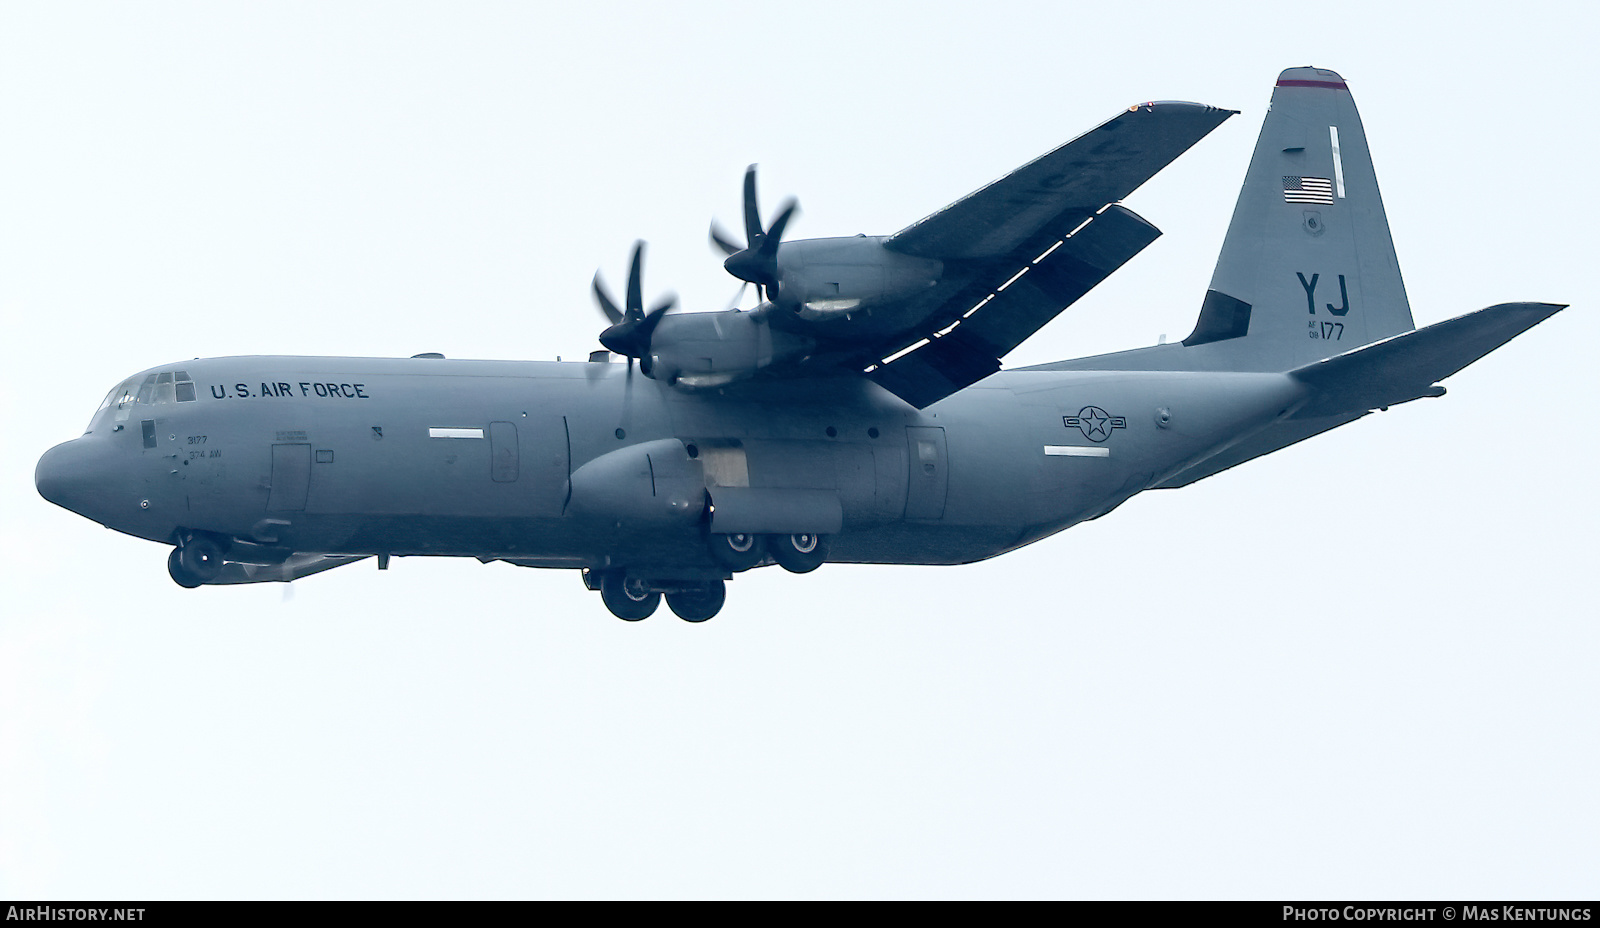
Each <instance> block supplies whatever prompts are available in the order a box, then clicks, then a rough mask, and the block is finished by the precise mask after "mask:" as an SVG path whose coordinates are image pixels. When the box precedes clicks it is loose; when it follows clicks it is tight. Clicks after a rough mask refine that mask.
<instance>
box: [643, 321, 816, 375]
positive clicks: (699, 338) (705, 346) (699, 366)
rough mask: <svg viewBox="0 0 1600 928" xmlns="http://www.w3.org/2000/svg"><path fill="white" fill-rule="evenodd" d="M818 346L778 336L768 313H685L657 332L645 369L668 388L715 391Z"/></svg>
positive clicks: (791, 337)
mask: <svg viewBox="0 0 1600 928" xmlns="http://www.w3.org/2000/svg"><path fill="white" fill-rule="evenodd" d="M812 346H813V342H812V340H811V339H809V338H804V337H801V336H796V335H791V334H789V333H787V332H775V331H773V330H772V327H771V326H770V325H768V324H767V316H766V311H764V310H740V309H730V310H726V311H724V312H719V313H680V314H677V315H670V316H667V317H665V318H663V319H662V320H661V323H660V325H658V326H657V327H656V330H655V334H654V335H653V337H652V338H651V340H650V358H649V361H648V363H647V364H645V365H644V370H645V373H646V374H647V375H649V376H650V377H653V378H655V379H656V380H660V381H663V382H665V383H670V384H677V385H681V386H686V387H715V386H721V385H723V384H727V383H732V382H734V381H736V380H744V379H747V378H749V377H753V376H754V375H755V373H756V372H757V371H759V370H761V369H762V368H764V367H766V366H767V365H769V364H771V363H773V362H774V361H781V360H785V359H787V358H792V357H798V356H800V355H802V354H805V353H806V352H808V351H810V350H811V348H812Z"/></svg>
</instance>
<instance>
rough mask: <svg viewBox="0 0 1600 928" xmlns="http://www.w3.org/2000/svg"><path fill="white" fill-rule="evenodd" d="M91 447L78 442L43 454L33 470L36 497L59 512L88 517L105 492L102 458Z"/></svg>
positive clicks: (83, 441) (83, 440)
mask: <svg viewBox="0 0 1600 928" xmlns="http://www.w3.org/2000/svg"><path fill="white" fill-rule="evenodd" d="M90 444H91V443H90V442H88V441H87V440H85V439H82V438H79V439H74V440H73V441H69V442H63V443H61V444H59V445H56V446H55V447H54V448H51V449H50V450H49V451H46V452H45V453H44V454H43V455H42V456H41V457H40V458H39V464H38V466H36V467H35V468H34V470H33V485H34V486H35V487H36V488H37V489H38V490H39V495H40V496H42V497H44V498H45V499H47V500H49V501H50V502H52V503H55V504H56V505H57V506H60V507H62V508H63V509H70V510H72V511H73V512H76V513H78V514H79V515H86V516H87V515H90V511H91V510H93V509H97V508H99V507H97V506H95V500H96V499H97V497H99V496H100V495H102V494H103V493H104V492H105V490H106V483H107V480H106V478H107V477H108V476H109V475H108V474H106V473H105V469H104V467H103V466H102V463H103V462H102V460H101V458H102V456H101V455H99V454H96V453H94V451H95V449H93V448H91V447H89V445H90Z"/></svg>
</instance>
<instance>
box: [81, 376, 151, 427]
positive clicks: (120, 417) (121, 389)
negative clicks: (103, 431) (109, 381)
mask: <svg viewBox="0 0 1600 928" xmlns="http://www.w3.org/2000/svg"><path fill="white" fill-rule="evenodd" d="M137 389H138V384H137V383H136V382H135V381H132V380H130V381H128V382H127V383H121V384H118V385H116V386H115V387H112V388H111V392H110V393H107V394H106V398H105V399H103V400H101V401H100V408H99V409H96V410H95V411H94V416H92V417H91V418H90V419H89V427H88V428H86V429H84V434H88V433H89V432H92V431H94V427H95V426H96V425H97V424H98V423H99V422H100V421H101V420H102V419H104V418H105V416H106V410H108V409H110V408H111V407H113V406H115V407H116V408H117V417H116V420H115V421H117V422H126V421H127V419H128V412H129V407H131V406H132V405H133V398H134V395H135V392H136V390H137Z"/></svg>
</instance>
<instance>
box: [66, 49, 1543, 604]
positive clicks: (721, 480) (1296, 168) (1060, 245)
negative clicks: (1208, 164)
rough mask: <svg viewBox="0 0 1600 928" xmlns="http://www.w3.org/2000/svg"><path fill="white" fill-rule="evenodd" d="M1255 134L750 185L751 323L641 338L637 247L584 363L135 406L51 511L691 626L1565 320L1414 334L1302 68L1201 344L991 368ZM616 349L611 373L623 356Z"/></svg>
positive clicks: (148, 386) (112, 407)
mask: <svg viewBox="0 0 1600 928" xmlns="http://www.w3.org/2000/svg"><path fill="white" fill-rule="evenodd" d="M1232 115H1234V113H1233V111H1230V110H1224V109H1218V108H1215V107H1210V106H1204V105H1200V104H1195V103H1178V102H1166V101H1162V102H1151V103H1141V104H1138V105H1135V106H1130V107H1128V109H1127V110H1126V111H1123V112H1120V113H1118V114H1117V115H1116V116H1115V117H1113V118H1112V119H1110V120H1108V121H1107V122H1105V123H1103V124H1101V125H1100V126H1098V127H1096V128H1094V129H1092V130H1090V131H1089V132H1087V133H1085V134H1084V135H1082V136H1080V137H1078V138H1077V139H1074V140H1073V141H1071V142H1068V143H1067V144H1065V145H1063V146H1061V147H1060V148H1058V149H1056V150H1054V151H1052V152H1050V153H1048V154H1046V155H1044V156H1043V157H1041V158H1039V159H1038V160H1036V161H1033V162H1031V163H1029V164H1026V165H1024V166H1022V167H1020V168H1018V169H1017V170H1015V171H1013V172H1011V173H1010V174H1008V175H1006V176H1005V177H1003V178H1001V179H1000V180H997V181H995V182H994V183H991V184H989V185H988V186H986V187H983V188H982V189H980V190H978V191H976V192H974V193H972V194H969V195H968V196H966V197H964V198H962V199H960V200H957V201H956V202H955V203H953V204H951V205H950V206H947V207H945V208H944V209H941V210H939V211H938V212H935V213H933V214H932V215H929V216H927V217H925V218H923V219H920V220H918V221H917V222H914V223H912V224H911V225H909V226H907V227H905V228H904V229H901V230H900V231H899V232H896V233H894V234H893V235H887V236H855V237H850V238H821V239H809V240H797V241H784V240H783V233H784V229H785V227H786V226H787V225H788V223H789V220H790V218H791V217H792V216H793V215H794V210H795V205H794V203H793V202H792V201H791V202H789V203H788V204H786V205H785V206H783V207H782V208H781V209H780V211H779V212H778V214H777V216H776V217H775V218H774V219H773V220H772V222H771V223H770V224H769V225H765V226H764V225H763V222H762V215H761V211H760V209H759V207H758V204H757V199H756V177H755V172H754V168H752V169H751V170H750V172H748V173H747V174H746V176H745V187H744V233H745V238H744V241H743V242H742V243H741V242H738V241H735V240H734V239H733V238H732V237H731V236H730V235H729V234H728V233H726V232H723V231H721V230H720V229H718V228H717V227H716V226H713V227H712V233H711V235H712V241H713V243H714V244H715V245H716V246H717V247H718V248H720V249H721V250H722V251H723V252H724V253H726V255H727V259H726V264H725V266H726V268H727V270H728V271H729V272H730V273H732V274H733V275H734V276H735V277H738V278H740V279H742V280H744V281H747V282H749V283H753V284H755V285H757V287H758V288H759V294H760V297H761V300H760V304H759V305H758V306H756V307H755V308H754V309H729V310H725V311H722V312H701V313H688V312H685V313H674V312H671V311H670V310H671V308H672V306H671V301H670V300H669V301H663V302H660V303H657V304H655V305H654V306H652V307H651V308H649V309H648V310H647V309H646V308H645V305H644V300H643V285H642V280H641V270H642V266H641V265H642V249H641V248H640V247H636V248H635V250H634V253H633V260H632V265H631V269H630V271H629V273H628V277H627V283H626V290H625V295H624V297H623V300H622V302H621V304H620V305H619V304H618V303H617V301H616V300H615V299H614V298H613V297H612V296H611V295H610V293H609V292H608V291H607V290H606V288H605V286H604V284H603V283H602V281H601V280H600V278H599V276H598V275H596V279H595V287H594V290H595V295H596V297H597V299H598V301H599V303H600V307H601V310H602V311H603V312H604V314H605V315H606V317H607V320H608V322H609V323H610V326H609V327H608V328H606V329H605V331H604V332H602V333H601V335H600V341H601V344H603V345H604V346H605V347H606V349H607V350H605V351H597V352H595V353H594V354H593V355H591V356H590V358H589V360H588V361H587V362H568V363H559V362H555V363H547V362H535V361H456V360H446V359H444V358H443V357H441V356H439V355H419V356H416V357H414V358H406V359H387V358H311V357H235V358H213V359H207V360H195V361H188V362H183V363H174V364H166V365H162V366H161V367H159V368H156V369H154V370H150V371H146V372H143V373H139V374H135V375H133V376H132V377H130V378H129V379H128V380H127V381H125V382H124V383H122V384H121V385H119V386H118V387H116V389H114V390H112V391H111V393H110V394H109V395H107V397H106V399H105V402H104V403H102V404H101V406H100V409H99V411H97V412H96V413H95V414H94V418H93V420H92V421H91V422H90V423H89V428H88V431H87V432H85V433H84V435H83V436H82V437H80V438H77V439H75V440H73V441H69V442H66V443H65V444H61V445H58V446H56V447H54V448H52V449H50V450H49V451H47V452H46V453H45V454H44V456H43V457H42V458H40V460H39V465H38V469H37V472H36V475H35V481H36V483H37V486H38V489H39V492H40V493H41V494H42V495H43V496H44V497H45V498H46V499H48V500H50V501H52V502H54V503H57V504H59V505H61V506H64V507H66V508H68V509H71V510H73V511H74V512H77V513H80V514H82V515H84V516H87V517H88V518H91V519H93V520H95V521H96V522H100V523H102V524H104V525H106V526H107V527H109V528H113V529H116V530H118V531H121V532H125V533H127V534H130V535H136V536H138V537H141V538H147V539H150V540H152V541H158V542H161V543H163V544H167V545H172V546H173V550H172V552H171V555H170V556H169V557H168V560H167V566H168V570H169V572H170V573H171V575H172V579H173V580H175V581H177V583H178V584H179V585H180V586H184V587H197V586H200V585H203V584H232V583H259V582H264V581H291V580H295V579H297V578H300V577H304V576H307V575H310V574H314V573H317V572H320V571H324V570H328V569H330V568H333V567H338V566H341V565H344V564H348V563H351V562H353V561H356V560H360V559H362V558H366V557H376V558H377V561H378V567H379V568H380V569H384V568H387V567H388V563H389V559H390V558H391V557H393V556H395V555H406V556H412V555H445V556H458V557H459V556H466V557H476V558H478V559H479V560H481V561H484V562H489V561H496V560H500V561H507V562H509V563H512V564H518V565H522V566H527V567H553V568H569V569H575V570H580V571H581V572H582V575H583V578H584V583H585V584H586V585H587V586H588V587H589V588H590V589H593V590H598V591H599V592H600V595H601V598H602V599H603V600H604V602H605V604H606V606H607V607H608V608H609V609H610V610H611V612H613V613H614V614H616V615H617V616H619V617H621V618H623V619H629V620H637V619H643V618H645V617H647V616H649V615H650V614H651V613H653V612H654V611H655V610H656V607H657V606H658V604H659V603H660V600H661V597H662V596H663V595H664V596H665V597H666V599H667V603H668V605H669V606H670V607H671V609H672V611H673V612H675V613H677V614H678V615H679V616H681V617H682V618H684V619H687V620H689V621H691V622H698V621H703V620H705V619H709V618H711V617H712V616H713V615H715V614H716V613H717V611H718V610H719V609H721V607H722V605H723V600H724V597H725V581H727V580H728V579H731V578H732V576H733V575H734V574H736V573H738V572H740V571H744V570H748V569H751V568H755V567H761V566H765V565H769V564H776V565H778V566H780V567H783V568H785V569H787V570H790V571H794V572H797V573H804V572H806V571H810V570H813V569H815V568H816V567H818V566H819V565H821V564H823V563H824V562H827V561H834V562H849V563H874V564H959V563H964V562H970V561H976V560H981V559H984V558H989V557H993V556H995V555H998V554H1003V553H1005V552H1007V551H1010V550H1012V549H1013V548H1018V547H1021V546H1022V545H1026V544H1029V543H1031V542H1034V541H1038V540H1039V539H1041V538H1044V537H1046V536H1048V535H1052V534H1054V533H1056V532H1059V531H1061V530H1062V529H1065V528H1069V527H1071V526H1073V525H1076V524H1077V523H1079V522H1083V521H1086V520H1089V519H1096V518H1099V517H1100V516H1103V515H1105V514H1106V513H1108V512H1110V511H1111V510H1113V509H1115V508H1116V507H1117V506H1118V505H1120V504H1121V503H1122V502H1123V501H1124V500H1127V499H1128V498H1129V497H1131V496H1133V495H1134V494H1136V493H1138V492H1140V491H1142V490H1147V489H1152V488H1171V487H1182V486H1186V485H1188V484H1191V483H1193V482H1195V481H1196V480H1201V479H1203V478H1205V477H1208V476H1210V475H1212V474H1215V473H1217V472H1219V471H1222V470H1225V469H1227V468H1230V467H1233V466H1235V465H1237V464H1240V463H1242V462H1245V461H1248V460H1250V459H1252V458H1255V457H1259V456H1261V455H1263V454H1267V453H1269V452H1272V451H1276V450H1278V449H1280V448H1283V447H1286V446H1288V445H1291V444H1293V443H1295V442H1298V441H1301V440H1303V439H1306V438H1309V437H1311V436H1313V435H1316V434H1318V433H1320V432H1325V431H1327V430H1329V429H1332V428H1335V427H1337V426H1340V425H1344V424H1346V423H1349V422H1353V421H1355V420H1356V419H1359V418H1361V417H1362V416H1365V415H1367V414H1368V413H1369V412H1371V411H1373V410H1375V409H1383V408H1387V407H1389V406H1392V405H1395V404H1397V403H1404V402H1407V401H1409V400H1414V399H1418V398H1421V397H1435V396H1441V395H1443V393H1444V388H1443V387H1441V386H1438V381H1439V380H1441V379H1443V378H1445V377H1448V376H1449V375H1451V374H1453V373H1455V372H1456V371H1458V370H1460V369H1462V368H1463V367H1465V366H1466V365H1468V364H1471V363H1472V362H1473V361H1476V360H1477V359H1478V358H1480V357H1482V356H1483V355H1485V354H1487V353H1488V352H1490V351H1492V350H1494V349H1495V348H1497V347H1499V346H1500V345H1502V344H1504V343H1505V342H1507V341H1508V340H1510V339H1511V338H1513V337H1515V336H1516V335H1518V334H1520V333H1521V332H1523V331H1524V330H1526V329H1528V328H1529V327H1531V326H1533V325H1534V324H1536V323H1538V322H1540V321H1542V320H1544V319H1545V318H1547V317H1549V316H1550V315H1552V314H1553V313H1555V312H1557V311H1558V310H1560V309H1562V308H1563V307H1562V306H1559V305H1553V304H1544V303H1509V304H1502V305H1499V306H1491V307H1489V308H1488V309H1483V310H1479V311H1478V312H1474V313H1470V314H1468V315H1465V316H1461V317H1458V318H1455V319H1451V320H1449V321H1447V322H1441V323H1439V324H1437V325H1432V326H1428V327H1427V328H1424V329H1415V327H1414V326H1413V324H1412V319H1411V308H1410V305H1409V304H1408V302H1407V300H1406V292H1405V287H1404V285H1403V284H1402V282H1401V278H1400V268H1399V265H1398V263H1397V262H1396V259H1395V253H1394V245H1393V242H1392V241H1391V240H1390V236H1389V227H1388V221H1387V219H1386V218H1385V217H1384V211H1383V203H1382V201H1381V199H1380V198H1379V195H1378V184H1377V180H1376V177H1375V175H1374V174H1373V168H1372V162H1371V159H1370V158H1369V156H1368V153H1367V141H1366V137H1365V135H1364V133H1363V131H1362V128H1361V121H1360V118H1359V117H1358V116H1357V114H1356V108H1355V104H1354V103H1353V102H1352V101H1351V96H1350V92H1349V89H1348V88H1347V87H1346V85H1345V83H1344V80H1343V79H1342V78H1340V76H1339V75H1338V74H1335V73H1334V72H1332V71H1325V70H1318V69H1314V68H1292V69H1290V70H1287V71H1284V72H1283V73H1282V75H1280V76H1279V78H1278V81H1277V85H1276V88H1275V89H1274V90H1273V94H1272V105H1271V108H1270V110H1269V112H1268V115H1267V117H1266V121H1265V124H1264V125H1263V126H1262V129H1261V136H1260V139H1259V141H1258V142H1257V144H1256V149H1255V154H1254V156H1253V157H1252V159H1251V161H1250V167H1249V171H1248V173H1247V174H1246V175H1245V180H1244V186H1243V188H1242V190H1241V191H1240V194H1239V200H1238V205H1237V206H1236V207H1235V209H1234V214H1233V221H1232V225H1231V226H1230V227H1229V228H1228V233H1227V238H1226V240H1225V242H1224V244H1223V248H1222V254H1221V255H1220V256H1219V258H1218V259H1217V266H1216V271H1215V273H1214V274H1213V276H1212V279H1211V286H1210V289H1209V290H1207V292H1206V293H1205V295H1204V298H1203V300H1202V301H1201V304H1200V315H1199V320H1198V322H1197V323H1196V324H1195V327H1194V331H1193V332H1192V333H1190V334H1189V336H1188V337H1187V338H1185V339H1183V341H1182V342H1178V343H1172V344H1162V345H1157V346H1155V347H1150V348H1141V349H1138V350H1133V351H1124V352H1119V353H1115V354H1110V355H1102V356H1098V357H1088V358H1079V359H1077V360H1070V361H1061V362H1057V363H1053V364H1043V365H1038V366H1034V367H1027V368H1022V369H1016V370H1005V371H1002V370H1000V359H1001V358H1003V357H1005V355H1006V354H1007V353H1008V352H1010V351H1011V350H1012V349H1013V348H1015V347H1016V346H1017V345H1018V344H1020V343H1021V342H1022V341H1023V340H1024V339H1026V338H1027V337H1028V336H1030V335H1032V334H1033V333H1034V332H1035V331H1037V330H1038V329H1039V328H1040V327H1041V326H1043V325H1044V324H1045V323H1046V322H1048V321H1049V320H1050V319H1052V318H1054V317H1055V316H1056V315H1057V314H1058V313H1060V312H1061V311H1062V310H1063V309H1064V308H1066V307H1067V306H1070V305H1071V304H1072V303H1073V302H1075V301H1076V300H1077V299H1078V298H1080V297H1082V296H1083V295H1084V294H1085V293H1087V292H1088V291H1089V290H1090V288H1092V287H1094V286H1095V285H1096V284H1098V283H1099V282H1100V281H1102V280H1104V279H1105V278H1106V277H1107V276H1109V275H1110V274H1111V273H1112V272H1113V271H1115V270H1116V269H1117V268H1119V267H1121V266H1122V265H1123V264H1124V263H1126V262H1127V261H1128V260H1130V259H1131V258H1133V256H1134V255H1136V254H1138V253H1139V252H1140V251H1141V250H1142V249H1143V248H1144V247H1145V246H1146V245H1149V244H1150V243H1151V242H1152V241H1154V240H1155V238H1156V237H1157V236H1159V235H1160V234H1161V233H1160V232H1159V231H1158V230H1157V229H1156V228H1155V227H1154V226H1152V225H1151V224H1150V223H1148V222H1146V221H1145V220H1144V219H1142V218H1140V217H1139V216H1137V215H1135V214H1134V213H1133V212H1132V211H1130V210H1129V209H1127V208H1126V207H1124V206H1122V205H1120V204H1119V201H1120V200H1122V199H1123V198H1125V197H1126V196H1127V195H1128V194H1129V193H1131V192H1132V191H1133V190H1134V189H1135V188H1137V187H1138V186H1139V185H1141V184H1142V183H1144V182H1145V181H1146V180H1148V179H1149V178H1150V177H1151V176H1153V175H1154V174H1155V173H1156V172H1157V171H1159V170H1161V169H1162V168H1163V167H1165V166H1166V165H1168V164H1169V163H1171V162H1172V160H1173V159H1174V158H1176V157H1177V156H1178V155H1180V154H1182V153H1183V152H1184V151H1185V150H1187V149H1188V148H1189V147H1190V146H1191V145H1193V144H1195V143H1196V142H1198V141H1199V140H1200V139H1201V138H1202V137H1203V136H1205V135H1206V134H1207V133H1209V132H1210V131H1211V130H1212V129H1214V128H1216V127H1217V126H1218V125H1220V124H1221V123H1222V122H1223V121H1224V120H1225V119H1227V118H1228V117H1229V116H1232ZM618 356H620V358H618Z"/></svg>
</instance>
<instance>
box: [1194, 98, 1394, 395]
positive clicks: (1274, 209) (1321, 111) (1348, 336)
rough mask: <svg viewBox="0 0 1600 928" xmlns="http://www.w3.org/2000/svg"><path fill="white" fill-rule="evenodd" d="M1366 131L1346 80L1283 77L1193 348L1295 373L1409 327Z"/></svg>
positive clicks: (1231, 362) (1244, 364) (1239, 364)
mask: <svg viewBox="0 0 1600 928" xmlns="http://www.w3.org/2000/svg"><path fill="white" fill-rule="evenodd" d="M1412 328H1413V325H1412V322H1411V304H1410V303H1409V302H1408V301H1407V300H1406V288H1405V284H1404V283H1403V282H1402V281H1401V279H1400V265H1399V262H1398V261H1397V260H1396V259H1395V253H1394V241H1393V239H1391V238H1390V236H1389V221H1388V219H1387V218H1386V217H1385V216H1384V212H1383V199H1382V197H1381V196H1380V195H1379V193H1378V179H1377V176H1376V175H1375V174H1374V172H1373V169H1372V158H1371V156H1370V155H1369V154H1368V152H1367V137H1366V133H1365V132H1364V131H1362V128H1361V117H1360V116H1358V115H1357V114H1356V106H1355V103H1354V101H1353V100H1352V99H1351V97H1350V90H1349V88H1348V87H1346V86H1345V82H1344V79H1343V78H1341V77H1340V76H1339V75H1338V74H1336V73H1334V72H1333V71H1323V70H1319V69H1317V68H1290V69H1289V70H1287V71H1284V72H1283V73H1282V74H1280V75H1279V76H1278V83H1277V86H1276V87H1275V88H1274V90H1273V92H1272V106H1271V108H1270V109H1269V111H1268V113H1267V118H1266V122H1265V123H1264V124H1263V125H1262V127H1261V137H1260V138H1259V139H1258V140H1257V142H1256V150H1255V154H1254V156H1252V157H1251V159H1250V170H1249V172H1248V173H1247V174H1246V175H1245V180H1244V187H1243V189H1241V190H1240V192H1239V202H1238V204H1237V205H1236V206H1235V207H1234V211H1233V222H1232V224H1230V225H1229V226H1228V235H1227V238H1226V240H1225V241H1224V242H1223V245H1222V253H1221V254H1220V255H1219V256H1218V257H1217V267H1216V270H1215V271H1214V272H1213V273H1212V277H1211V287H1210V290H1209V291H1208V292H1207V293H1206V299H1205V302H1204V305H1203V307H1202V309H1201V314H1200V321H1199V323H1198V324H1197V325H1196V326H1195V330H1194V332H1193V334H1191V335H1190V336H1189V337H1188V338H1187V339H1185V340H1184V344H1185V345H1186V346H1188V347H1191V348H1195V347H1199V346H1202V345H1205V346H1208V349H1207V350H1206V351H1204V352H1203V353H1205V354H1208V355H1210V354H1215V355H1217V356H1218V357H1217V358H1216V359H1217V360H1219V361H1220V360H1222V359H1223V358H1224V357H1225V358H1226V362H1227V366H1228V367H1232V368H1234V369H1240V370H1272V371H1286V370H1289V369H1291V368H1295V367H1298V366H1300V365H1303V364H1308V363H1310V362H1312V361H1317V360H1320V359H1322V358H1326V357H1330V356H1332V355H1335V354H1339V353H1340V352H1343V351H1348V350H1349V349H1351V348H1356V347H1359V346H1361V345H1365V344H1368V343H1370V342H1374V341H1377V340H1378V339H1381V338H1387V337H1389V336H1391V335H1397V334H1399V333H1401V332H1407V331H1410V330H1411V329H1412Z"/></svg>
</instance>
